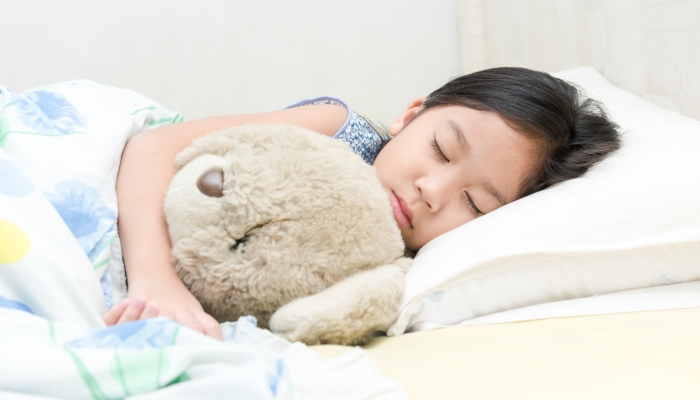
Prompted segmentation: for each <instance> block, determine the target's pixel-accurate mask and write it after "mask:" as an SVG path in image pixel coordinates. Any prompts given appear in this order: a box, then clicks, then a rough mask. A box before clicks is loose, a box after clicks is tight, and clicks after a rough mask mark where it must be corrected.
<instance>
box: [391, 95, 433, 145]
mask: <svg viewBox="0 0 700 400" xmlns="http://www.w3.org/2000/svg"><path fill="white" fill-rule="evenodd" d="M425 99H427V97H419V98H417V99H415V100H413V101H412V102H411V104H409V105H408V107H407V108H406V111H404V113H403V114H401V115H400V116H399V117H398V118H396V119H395V120H394V121H393V122H392V123H391V124H390V125H389V134H390V135H391V136H396V135H397V134H398V133H399V132H400V131H401V129H403V128H404V126H406V125H407V124H408V123H409V122H410V121H411V120H412V119H413V117H415V116H416V114H418V111H420V110H422V109H423V102H424V101H425Z"/></svg>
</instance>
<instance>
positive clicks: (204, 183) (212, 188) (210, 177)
mask: <svg viewBox="0 0 700 400" xmlns="http://www.w3.org/2000/svg"><path fill="white" fill-rule="evenodd" d="M223 186H224V171H222V170H220V169H218V168H215V169H210V170H209V171H207V172H205V173H203V174H202V175H201V176H200V177H199V179H198V180H197V188H198V189H199V191H200V192H202V193H203V194H205V195H207V196H209V197H222V196H223V195H224V193H223Z"/></svg>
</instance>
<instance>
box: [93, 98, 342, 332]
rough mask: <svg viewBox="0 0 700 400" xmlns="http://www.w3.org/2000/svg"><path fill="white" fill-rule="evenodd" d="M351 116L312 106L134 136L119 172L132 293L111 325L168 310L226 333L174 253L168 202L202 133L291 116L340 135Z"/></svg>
mask: <svg viewBox="0 0 700 400" xmlns="http://www.w3.org/2000/svg"><path fill="white" fill-rule="evenodd" d="M346 118H347V111H346V110H345V109H344V108H342V107H338V106H334V105H312V106H302V107H296V108H292V109H287V110H281V111H275V112H270V113H264V114H252V115H237V116H223V117H214V118H206V119H201V120H195V121H189V122H183V123H180V124H175V125H168V126H165V127H162V128H157V129H154V130H151V131H147V132H144V133H141V134H139V135H137V136H135V137H134V138H133V139H131V140H130V141H129V142H128V143H127V145H126V147H125V148H124V153H123V154H122V159H121V166H120V168H119V175H118V177H117V200H118V204H119V220H118V226H119V235H120V239H121V243H122V250H123V253H124V264H125V267H126V272H127V279H128V283H129V297H130V298H131V299H130V300H127V301H126V302H125V303H124V304H119V305H117V306H115V307H113V309H112V310H111V311H110V312H109V313H108V314H107V315H106V316H105V321H106V322H107V323H108V324H109V323H116V322H127V321H130V320H135V319H139V318H146V317H149V316H156V315H161V316H166V317H169V318H171V319H173V320H174V321H177V322H179V323H181V324H183V325H186V326H188V327H190V328H193V329H195V330H198V331H200V332H203V333H206V334H207V335H210V336H213V337H218V338H220V337H221V333H220V330H219V326H218V323H217V322H216V320H214V318H213V317H211V316H209V315H208V314H206V313H205V312H204V311H203V309H202V306H201V305H200V304H199V302H198V301H197V300H196V299H195V298H194V296H193V295H192V294H191V293H190V292H189V291H188V290H187V288H186V287H185V285H184V284H183V283H182V281H181V280H180V278H179V277H178V275H177V274H176V273H175V270H174V267H173V264H172V262H171V259H170V251H171V245H170V239H169V237H168V229H167V225H166V222H165V213H164V211H163V203H164V201H165V193H166V191H167V189H168V186H169V185H170V181H171V180H172V178H173V176H174V175H175V172H176V171H175V161H174V160H175V156H176V155H177V154H178V153H180V152H181V151H182V150H183V149H184V148H185V147H187V146H189V145H190V143H192V141H193V140H194V139H196V138H198V137H200V136H203V135H206V134H208V133H211V132H215V131H218V130H221V129H225V128H228V127H232V126H237V125H243V124H250V123H287V124H292V125H298V126H302V127H306V128H309V129H311V130H314V131H317V132H320V133H322V134H325V135H328V136H332V135H333V134H335V133H336V132H337V131H338V129H340V127H341V126H342V125H343V123H344V122H345V120H346ZM148 300H150V301H151V302H149V303H147V301H148ZM154 302H155V303H154ZM154 314H155V315H154Z"/></svg>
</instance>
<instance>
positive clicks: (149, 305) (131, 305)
mask: <svg viewBox="0 0 700 400" xmlns="http://www.w3.org/2000/svg"><path fill="white" fill-rule="evenodd" d="M158 314H160V306H159V305H158V303H156V302H155V301H148V299H146V297H145V296H136V297H134V298H133V299H129V298H126V299H124V300H122V301H120V302H119V303H117V304H115V305H114V306H113V307H112V308H110V309H109V311H107V314H105V315H104V316H103V317H102V320H103V321H104V323H105V324H106V325H107V326H111V325H116V324H123V323H125V322H132V321H138V320H141V319H146V318H155V317H157V316H158Z"/></svg>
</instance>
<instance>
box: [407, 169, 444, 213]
mask: <svg viewBox="0 0 700 400" xmlns="http://www.w3.org/2000/svg"><path fill="white" fill-rule="evenodd" d="M415 186H416V189H418V192H419V193H420V196H421V199H422V200H423V201H424V202H425V204H426V205H427V206H428V211H430V212H437V211H438V210H440V208H442V206H443V205H444V204H445V202H446V195H447V191H448V185H447V182H445V181H444V180H443V179H439V178H438V177H435V176H424V177H421V178H418V179H416V181H415Z"/></svg>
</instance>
